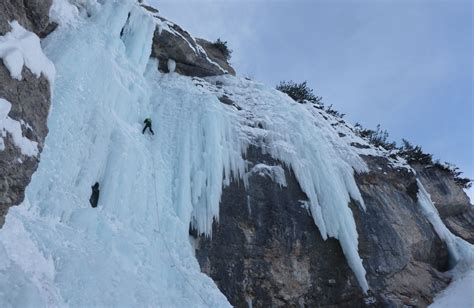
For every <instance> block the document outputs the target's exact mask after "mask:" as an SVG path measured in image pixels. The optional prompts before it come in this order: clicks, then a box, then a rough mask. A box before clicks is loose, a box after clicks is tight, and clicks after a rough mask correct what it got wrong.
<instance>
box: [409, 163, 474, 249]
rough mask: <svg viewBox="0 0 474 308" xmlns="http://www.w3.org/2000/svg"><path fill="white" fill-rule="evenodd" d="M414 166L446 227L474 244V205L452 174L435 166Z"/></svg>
mask: <svg viewBox="0 0 474 308" xmlns="http://www.w3.org/2000/svg"><path fill="white" fill-rule="evenodd" d="M414 168H415V169H416V172H417V174H418V177H419V179H420V181H421V182H422V183H423V186H424V187H425V188H426V190H427V191H428V193H429V194H430V196H431V200H433V202H434V204H435V206H436V208H437V209H438V212H439V215H440V216H441V219H442V220H443V222H444V223H445V225H446V227H448V228H449V229H450V230H451V232H453V233H454V234H456V235H457V236H459V237H461V238H463V239H465V240H466V241H468V242H470V243H473V244H474V206H473V205H472V204H471V203H470V201H469V197H468V196H467V195H466V194H465V193H464V191H463V189H462V188H461V187H460V186H459V185H457V184H456V183H455V182H454V180H453V177H452V175H450V174H449V173H448V172H447V171H445V170H441V169H439V168H436V167H433V166H428V167H424V166H421V165H416V166H414Z"/></svg>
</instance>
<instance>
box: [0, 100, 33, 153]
mask: <svg viewBox="0 0 474 308" xmlns="http://www.w3.org/2000/svg"><path fill="white" fill-rule="evenodd" d="M11 107H12V105H11V103H10V102H9V101H7V100H5V99H3V98H0V151H3V150H5V143H4V140H3V138H5V137H6V136H7V133H8V134H10V135H11V136H12V138H13V143H14V144H15V146H17V147H18V148H19V149H20V150H21V153H22V154H23V155H27V156H37V155H38V143H37V142H36V141H32V140H30V139H28V138H26V137H24V136H23V133H22V130H21V122H20V121H16V120H14V119H12V118H10V117H9V116H8V114H9V113H10V110H11ZM27 126H29V125H27Z"/></svg>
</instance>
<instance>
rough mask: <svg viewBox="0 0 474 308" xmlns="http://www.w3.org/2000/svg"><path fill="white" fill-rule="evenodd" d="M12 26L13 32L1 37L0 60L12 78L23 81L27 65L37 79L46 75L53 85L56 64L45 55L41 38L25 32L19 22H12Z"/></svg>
mask: <svg viewBox="0 0 474 308" xmlns="http://www.w3.org/2000/svg"><path fill="white" fill-rule="evenodd" d="M10 26H11V27H12V30H11V31H10V32H8V33H7V34H5V35H4V36H1V37H0V59H3V63H4V64H5V66H6V67H7V69H8V70H9V71H10V75H11V77H12V78H15V79H18V80H22V75H21V72H22V70H23V66H24V65H26V67H28V68H29V69H30V71H31V72H32V73H33V74H35V75H36V77H40V76H41V74H44V76H45V77H46V78H47V79H48V80H49V83H50V84H53V82H54V75H55V68H54V64H53V63H52V62H51V61H50V60H49V59H48V58H47V57H46V56H45V55H44V53H43V50H42V49H41V43H40V39H39V37H38V36H36V34H34V33H32V32H30V31H27V30H25V29H24V28H23V27H22V26H21V25H20V24H19V23H18V22H17V21H12V22H11V23H10Z"/></svg>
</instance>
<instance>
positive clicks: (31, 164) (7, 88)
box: [0, 0, 51, 227]
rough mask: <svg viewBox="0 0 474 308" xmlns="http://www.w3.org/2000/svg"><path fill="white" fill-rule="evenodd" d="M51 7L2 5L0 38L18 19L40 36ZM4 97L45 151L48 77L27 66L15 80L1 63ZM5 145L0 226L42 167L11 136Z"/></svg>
mask: <svg viewBox="0 0 474 308" xmlns="http://www.w3.org/2000/svg"><path fill="white" fill-rule="evenodd" d="M50 6H51V0H47V1H39V0H38V1H33V0H26V1H17V0H5V1H2V2H0V35H4V34H5V33H6V32H9V31H10V25H9V24H8V22H9V21H11V20H18V21H19V23H20V24H21V25H22V26H23V27H25V28H27V29H29V30H30V31H33V32H35V33H36V34H40V33H43V31H44V30H45V29H46V28H47V26H48V24H49V22H48V20H49V17H48V13H49V7H50ZM0 98H3V99H5V100H7V101H9V102H10V103H11V104H12V108H11V110H10V113H9V114H8V116H9V117H10V118H12V119H13V120H16V121H19V122H21V123H22V133H23V135H24V136H25V137H27V138H28V139H30V140H31V141H35V142H37V143H38V150H39V151H40V152H41V150H42V149H43V144H44V139H45V138H46V135H47V133H48V127H47V125H46V122H47V117H48V112H49V107H50V101H51V89H50V84H49V82H48V80H47V79H46V77H45V76H43V75H41V76H40V77H39V78H37V77H36V76H35V75H34V74H32V73H31V72H30V70H29V69H28V68H26V67H23V71H22V80H16V79H12V78H11V76H10V72H9V71H8V70H7V68H6V67H5V65H4V64H3V62H2V61H0ZM4 142H5V150H4V151H0V174H1V176H0V227H1V226H2V225H3V223H4V219H5V215H6V213H7V211H8V208H9V207H11V206H13V205H17V204H19V203H21V202H22V201H23V199H24V193H25V188H26V186H27V185H28V184H29V182H30V179H31V176H32V175H33V173H34V172H35V171H36V168H37V166H38V157H35V156H32V157H30V156H25V155H22V153H21V151H20V149H19V148H17V147H16V146H15V145H14V143H13V140H12V137H11V136H10V135H9V134H8V133H7V135H6V137H5V138H4Z"/></svg>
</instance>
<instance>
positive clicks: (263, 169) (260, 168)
mask: <svg viewBox="0 0 474 308" xmlns="http://www.w3.org/2000/svg"><path fill="white" fill-rule="evenodd" d="M249 173H250V174H258V175H260V176H268V177H269V178H270V179H272V181H273V182H275V183H277V184H278V185H280V186H283V187H286V177H285V170H283V168H282V167H281V166H268V165H265V164H257V165H255V166H254V167H253V168H252V169H251V170H250V172H249Z"/></svg>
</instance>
